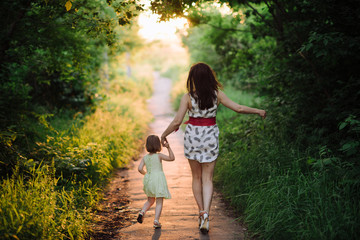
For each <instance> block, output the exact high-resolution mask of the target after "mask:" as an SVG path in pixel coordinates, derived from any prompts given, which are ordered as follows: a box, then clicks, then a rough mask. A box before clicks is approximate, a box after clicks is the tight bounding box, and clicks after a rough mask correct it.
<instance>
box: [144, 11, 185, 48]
mask: <svg viewBox="0 0 360 240" xmlns="http://www.w3.org/2000/svg"><path fill="white" fill-rule="evenodd" d="M159 19H160V17H159V15H157V14H154V13H151V11H150V10H147V11H144V12H142V13H141V14H140V15H139V20H138V22H139V25H140V30H139V35H140V36H141V37H143V38H144V39H146V40H147V41H154V40H168V41H178V40H179V37H178V36H177V31H180V32H185V29H186V28H187V27H188V22H187V20H186V19H185V18H174V19H170V20H169V21H166V22H159Z"/></svg>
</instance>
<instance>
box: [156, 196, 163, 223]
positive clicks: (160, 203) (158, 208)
mask: <svg viewBox="0 0 360 240" xmlns="http://www.w3.org/2000/svg"><path fill="white" fill-rule="evenodd" d="M163 200H164V198H163V197H159V198H156V207H155V221H157V222H159V219H160V215H161V211H162V207H163Z"/></svg>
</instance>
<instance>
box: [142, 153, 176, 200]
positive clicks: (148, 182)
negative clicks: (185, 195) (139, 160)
mask: <svg viewBox="0 0 360 240" xmlns="http://www.w3.org/2000/svg"><path fill="white" fill-rule="evenodd" d="M144 162H145V166H146V174H145V176H144V180H143V183H144V188H143V189H144V192H145V194H146V196H148V197H163V198H167V199H169V198H171V195H170V192H169V189H168V186H167V182H166V178H165V174H164V171H163V168H162V164H161V162H160V159H159V156H158V154H148V155H146V156H145V157H144Z"/></svg>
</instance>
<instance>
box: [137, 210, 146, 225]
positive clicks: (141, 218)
mask: <svg viewBox="0 0 360 240" xmlns="http://www.w3.org/2000/svg"><path fill="white" fill-rule="evenodd" d="M144 214H145V213H144V212H143V211H142V210H141V211H140V212H139V215H138V217H137V219H136V220H137V221H138V223H142V222H143V217H144Z"/></svg>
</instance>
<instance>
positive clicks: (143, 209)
mask: <svg viewBox="0 0 360 240" xmlns="http://www.w3.org/2000/svg"><path fill="white" fill-rule="evenodd" d="M154 202H155V198H154V197H148V200H147V201H146V203H145V204H144V206H143V208H142V209H141V211H142V212H143V213H144V214H145V213H146V212H147V211H148V210H149V208H150V207H151V206H152V205H153V204H154Z"/></svg>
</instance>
